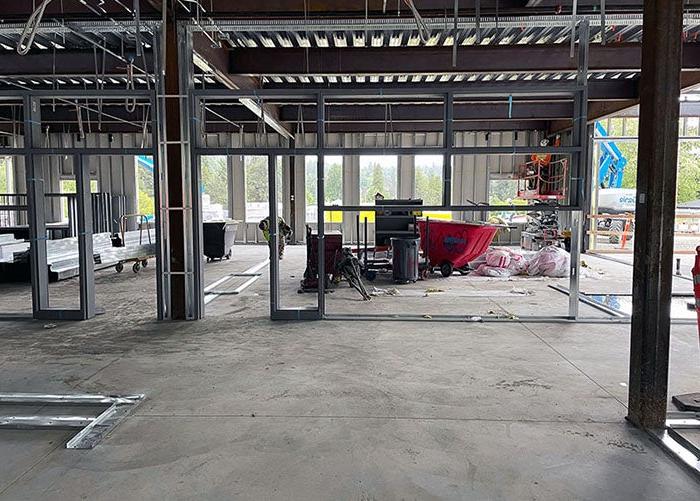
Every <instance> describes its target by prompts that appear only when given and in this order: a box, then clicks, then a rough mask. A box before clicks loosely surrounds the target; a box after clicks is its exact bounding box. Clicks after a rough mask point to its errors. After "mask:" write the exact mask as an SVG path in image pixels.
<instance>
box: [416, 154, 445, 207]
mask: <svg viewBox="0 0 700 501" xmlns="http://www.w3.org/2000/svg"><path fill="white" fill-rule="evenodd" d="M442 163H443V157H442V155H416V157H415V166H416V168H415V176H416V192H415V197H416V198H421V199H423V204H425V205H441V204H442Z"/></svg>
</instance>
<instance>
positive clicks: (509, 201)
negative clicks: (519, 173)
mask: <svg viewBox="0 0 700 501" xmlns="http://www.w3.org/2000/svg"><path fill="white" fill-rule="evenodd" d="M489 205H527V202H526V201H525V200H522V199H519V198H518V181H517V179H510V178H493V179H489ZM491 218H498V219H502V220H504V221H507V222H511V223H523V222H525V221H526V219H527V217H526V216H525V214H524V213H520V212H513V211H507V210H497V211H491V212H489V219H491Z"/></svg>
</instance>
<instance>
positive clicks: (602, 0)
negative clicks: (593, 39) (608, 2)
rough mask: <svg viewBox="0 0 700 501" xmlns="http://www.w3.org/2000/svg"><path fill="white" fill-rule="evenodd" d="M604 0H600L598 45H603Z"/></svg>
mask: <svg viewBox="0 0 700 501" xmlns="http://www.w3.org/2000/svg"><path fill="white" fill-rule="evenodd" d="M605 31H606V29H605V0H600V45H605V39H606V38H607V37H606V36H605Z"/></svg>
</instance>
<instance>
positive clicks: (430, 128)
mask: <svg viewBox="0 0 700 501" xmlns="http://www.w3.org/2000/svg"><path fill="white" fill-rule="evenodd" d="M442 129H443V127H442V123H441V122H397V123H394V124H393V126H391V127H389V126H387V125H385V124H384V123H381V122H369V123H368V122H333V123H326V132H330V133H344V132H387V133H390V132H396V133H399V132H442ZM239 130H240V129H239V127H238V126H236V125H232V124H231V123H229V122H225V121H216V120H214V121H210V122H207V125H206V129H205V131H206V132H207V133H218V132H238V131H239ZM243 130H244V131H245V132H252V133H254V132H257V127H256V124H253V123H244V124H243ZM316 130H317V127H316V123H315V122H314V123H307V124H305V125H304V132H306V133H315V132H316ZM453 130H454V131H457V132H506V131H529V130H540V131H544V130H547V122H546V121H543V120H505V121H475V122H454V125H453Z"/></svg>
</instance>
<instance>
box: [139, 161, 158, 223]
mask: <svg viewBox="0 0 700 501" xmlns="http://www.w3.org/2000/svg"><path fill="white" fill-rule="evenodd" d="M136 190H137V198H136V201H137V204H138V213H139V214H145V215H146V216H154V215H155V213H156V208H155V198H154V193H155V188H154V184H153V173H152V172H151V171H149V170H147V169H146V168H145V167H143V166H141V165H139V163H138V161H137V162H136Z"/></svg>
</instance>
